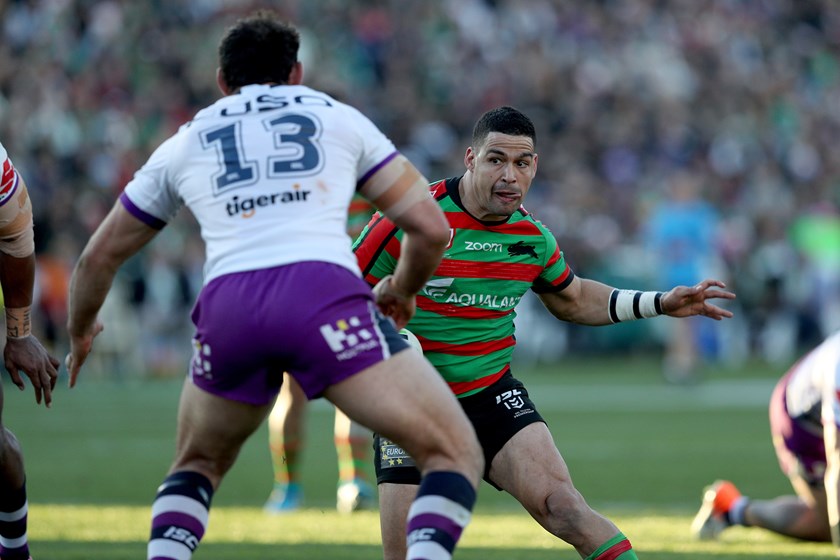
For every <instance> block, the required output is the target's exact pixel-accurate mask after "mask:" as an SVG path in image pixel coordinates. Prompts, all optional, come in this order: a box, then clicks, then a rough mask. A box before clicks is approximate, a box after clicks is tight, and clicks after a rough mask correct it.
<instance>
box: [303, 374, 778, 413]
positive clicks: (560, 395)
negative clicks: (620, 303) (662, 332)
mask: <svg viewBox="0 0 840 560" xmlns="http://www.w3.org/2000/svg"><path fill="white" fill-rule="evenodd" d="M616 379H617V380H618V379H620V375H618V374H617V375H616ZM519 380H520V381H522V382H523V383H525V387H526V388H527V389H528V393H529V394H530V396H531V399H532V400H533V401H534V402H535V403H536V405H537V409H538V410H540V411H543V412H564V411H571V412H575V411H588V410H592V411H597V410H611V411H618V412H620V411H626V412H636V411H645V410H646V411H658V412H682V411H686V410H692V411H702V410H720V409H766V408H767V405H768V403H769V402H770V395H771V393H772V392H773V387H775V386H776V382H777V380H776V379H733V380H715V381H702V380H701V381H700V382H699V383H698V384H697V385H687V386H676V385H666V384H665V382H664V381H663V382H662V384H661V385H651V384H649V383H645V384H638V383H628V382H621V381H619V382H618V383H615V384H611V385H604V384H601V383H600V382H599V384H597V385H595V384H593V385H577V384H576V385H564V384H563V379H562V375H558V378H557V382H556V383H545V382H540V383H529V382H528V376H527V375H524V376H522V377H520V378H519ZM312 404H313V405H314V406H313V408H314V409H316V410H318V411H323V412H326V411H332V408H333V407H332V405H330V404H329V403H328V402H327V401H326V400H325V399H318V400H316V401H314V402H313V403H312Z"/></svg>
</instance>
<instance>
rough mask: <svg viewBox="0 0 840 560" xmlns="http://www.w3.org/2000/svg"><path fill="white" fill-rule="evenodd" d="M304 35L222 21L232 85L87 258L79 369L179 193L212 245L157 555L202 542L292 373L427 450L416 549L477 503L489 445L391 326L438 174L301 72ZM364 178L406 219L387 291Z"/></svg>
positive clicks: (420, 551)
mask: <svg viewBox="0 0 840 560" xmlns="http://www.w3.org/2000/svg"><path fill="white" fill-rule="evenodd" d="M298 46H299V35H298V32H297V31H296V30H295V28H294V27H293V26H291V25H289V24H286V23H283V22H281V21H279V20H278V19H276V17H275V16H274V15H273V14H271V13H270V12H258V13H256V14H255V15H253V16H251V17H249V18H246V19H242V20H240V21H238V22H237V23H236V24H235V25H233V26H232V27H231V28H230V29H228V30H227V32H226V33H225V35H224V37H223V38H222V41H221V44H220V46H219V59H220V68H219V70H218V72H217V81H218V83H219V87H220V89H221V91H222V92H223V93H224V95H225V96H224V97H223V98H222V99H220V100H219V101H217V102H216V103H214V104H213V105H211V106H209V107H207V108H206V109H203V110H202V111H200V112H199V113H198V114H197V115H196V116H195V118H194V119H193V120H192V121H191V122H189V123H187V124H185V125H184V126H182V127H181V129H180V130H179V131H178V132H177V133H176V134H175V135H174V136H172V137H171V138H169V139H168V140H166V141H165V142H164V143H163V144H162V145H161V146H160V147H159V148H158V149H157V150H156V151H155V152H154V153H153V154H152V156H151V157H150V159H149V161H148V162H147V163H146V164H145V165H144V166H143V167H142V168H141V169H140V170H139V171H138V172H137V174H136V175H135V177H134V179H133V180H132V181H131V182H130V183H129V184H128V185H127V186H126V188H125V191H124V193H123V194H122V195H121V197H120V200H119V201H117V203H116V204H115V206H114V208H113V210H112V211H111V212H110V213H109V215H108V216H107V217H106V218H105V220H104V221H103V223H102V224H101V225H100V226H99V228H98V229H97V231H96V232H95V233H94V234H93V236H92V237H91V239H90V241H89V242H88V244H87V246H86V247H85V249H84V250H83V252H82V255H81V257H80V259H79V262H78V263H77V265H76V268H75V270H74V273H73V277H72V280H71V286H70V301H69V318H68V330H69V334H70V337H71V351H70V353H69V354H68V356H67V366H68V370H69V372H70V384H71V386H73V385H74V384H75V383H76V380H77V377H78V375H79V369H80V367H81V366H82V364H83V363H84V361H85V358H86V357H87V355H88V353H89V352H90V351H91V346H92V344H93V340H94V337H95V336H96V335H97V333H99V332H100V331H101V330H102V328H103V327H102V325H101V323H100V322H99V321H98V320H97V313H98V311H99V309H100V307H101V305H102V303H103V301H104V299H105V296H106V294H107V293H108V291H109V289H110V286H111V283H112V282H113V279H114V275H115V273H116V271H117V269H118V268H119V266H120V265H121V264H122V263H123V262H124V261H125V260H126V259H127V258H128V257H130V256H131V255H133V254H135V253H136V252H137V251H138V250H140V249H141V248H142V247H143V246H144V245H145V244H146V243H147V242H149V241H150V240H151V239H152V238H153V237H154V236H155V234H156V233H157V232H158V231H159V230H160V229H161V228H162V227H163V226H164V225H166V223H167V221H168V220H169V219H170V218H171V217H172V216H173V215H174V213H175V212H176V211H177V210H178V208H179V207H180V206H182V205H184V206H187V207H188V208H189V210H190V211H191V212H192V213H193V214H194V216H195V217H196V219H197V221H198V223H199V225H200V228H201V233H202V237H203V238H204V241H205V243H206V252H207V255H206V256H207V259H206V265H205V279H204V286H203V287H202V290H201V293H200V294H199V296H198V301H197V302H196V304H195V308H194V310H193V314H192V318H193V322H194V323H195V326H196V334H195V338H194V356H193V360H192V363H191V366H190V374H189V376H188V379H187V380H186V382H185V384H184V388H183V392H182V395H181V403H180V406H179V413H178V432H177V450H176V456H175V461H174V464H173V465H172V467H171V470H170V472H169V474H168V476H167V477H166V479H165V480H164V482H163V484H161V486H160V487H159V488H158V494H157V497H156V499H155V501H154V504H153V506H152V530H151V536H150V541H149V546H148V558H149V559H158V560H160V559H176V560H187V559H189V558H191V556H192V553H193V551H194V550H195V548H196V547H197V545H198V543H199V541H200V539H201V537H202V536H203V534H204V532H205V528H206V526H207V520H208V515H209V507H210V500H211V496H212V494H213V492H214V491H215V490H216V489H217V488H218V486H219V484H220V482H221V480H222V478H223V476H224V475H225V473H226V472H227V471H228V469H229V468H230V467H231V465H232V464H233V462H234V460H235V458H236V455H237V453H238V452H239V449H240V447H241V446H242V444H243V443H244V441H245V440H246V439H247V438H248V437H249V436H250V435H251V434H252V433H253V432H254V431H255V430H256V429H257V427H258V426H259V425H260V423H261V422H262V421H263V420H264V419H265V417H266V416H267V414H268V412H269V411H270V409H271V406H272V403H273V401H274V399H275V397H276V395H277V392H278V390H279V388H280V384H281V380H282V375H283V372H284V371H286V372H289V373H290V374H291V375H292V376H293V377H294V378H295V379H296V380H297V382H298V383H299V384H300V386H301V388H302V389H303V390H304V392H305V393H306V395H307V396H308V397H309V398H310V399H311V398H316V397H319V396H324V397H326V398H327V399H328V400H330V401H331V402H333V403H334V404H335V405H336V406H338V407H339V408H341V409H342V410H343V411H344V412H345V413H347V415H348V416H349V417H350V418H351V419H353V420H355V421H357V422H359V423H360V424H362V425H364V426H367V427H368V428H371V429H373V430H375V431H377V432H382V433H383V434H387V437H388V438H392V439H394V440H395V441H398V442H400V445H403V446H404V447H405V448H406V449H407V450H408V451H409V452H410V453H411V454H412V456H413V457H415V458H416V459H417V461H418V463H420V465H421V470H422V472H423V474H424V479H423V483H422V485H421V489H420V492H419V496H418V499H417V500H416V501H415V502H414V508H413V509H412V515H411V517H410V519H409V520H408V523H407V528H408V531H409V535H408V539H409V541H410V542H411V544H410V546H409V547H408V557H409V558H427V559H432V560H434V559H448V558H450V557H451V554H452V551H453V549H454V547H455V545H456V543H457V541H458V539H459V537H460V535H461V532H462V530H463V528H464V526H465V525H466V524H467V523H468V521H469V519H470V515H471V510H472V506H473V503H474V501H475V488H476V486H477V484H478V480H479V478H480V473H481V472H482V468H483V461H482V457H481V450H480V448H479V446H478V442H477V440H476V437H475V432H474V431H473V429H472V427H471V425H470V424H469V422H468V421H467V419H466V417H465V415H464V414H463V412H462V411H461V408H460V407H459V406H458V403H457V402H456V400H455V398H454V397H453V395H452V393H451V391H449V390H448V388H447V386H446V384H445V383H444V382H443V381H442V380H441V378H440V375H438V374H437V372H436V371H435V370H434V369H433V368H432V367H431V365H430V364H429V363H428V362H427V361H426V360H425V359H424V358H423V357H422V355H421V354H420V353H418V352H416V351H414V350H408V345H407V344H406V343H405V341H404V340H403V339H402V338H401V337H400V336H399V335H398V334H397V330H396V328H395V326H396V327H397V328H401V327H403V326H404V325H405V324H406V323H407V322H408V320H409V319H410V318H411V316H412V315H413V313H414V309H415V295H416V293H417V291H418V290H419V289H420V288H421V287H422V286H423V285H424V283H425V282H426V280H427V279H428V278H429V276H430V275H431V273H432V271H433V270H434V269H435V267H436V266H437V264H438V263H439V261H440V259H441V256H442V254H443V250H444V247H445V245H446V243H447V241H448V240H449V228H448V225H447V223H446V219H445V218H444V216H443V213H442V212H441V210H440V209H439V208H438V206H437V204H436V203H435V202H434V201H433V200H432V199H431V198H429V196H428V191H427V189H426V183H427V181H426V179H425V178H424V177H423V176H422V175H421V174H420V173H419V172H418V171H417V169H416V168H415V167H414V166H412V165H411V164H410V163H409V162H408V161H407V160H406V159H405V158H404V157H403V156H401V155H400V154H399V153H398V152H397V151H396V150H395V149H394V146H393V144H392V143H391V142H390V141H389V140H388V139H387V138H386V137H385V136H384V135H383V134H382V132H380V131H379V130H378V129H377V128H376V127H375V126H374V125H373V124H372V123H371V122H370V121H369V120H368V119H367V118H366V117H364V116H363V115H362V114H361V113H359V112H358V111H356V110H355V109H353V108H351V107H349V106H347V105H344V104H342V103H339V102H337V101H336V100H334V99H332V98H331V97H329V96H328V95H326V94H324V93H322V92H319V91H316V90H313V89H310V88H308V87H305V86H303V85H301V81H302V67H301V65H300V63H299V62H298V60H297V51H298ZM357 190H358V191H359V192H360V193H361V194H362V195H364V196H365V197H366V198H368V199H369V200H371V201H372V202H373V203H374V204H375V205H376V206H377V207H378V208H380V209H381V210H382V211H383V212H384V213H385V214H386V215H388V216H389V217H390V218H391V219H393V220H395V221H396V222H397V223H399V224H400V227H402V228H404V229H405V230H406V231H407V232H408V233H409V235H408V236H407V237H408V238H409V241H408V243H407V244H406V245H405V246H404V249H403V256H402V258H401V259H400V265H399V266H398V267H397V269H396V270H395V271H394V274H393V276H391V277H390V278H389V279H386V280H385V281H384V282H383V283H382V284H381V285H380V286H378V287H377V290H376V295H375V296H374V294H372V293H371V290H370V288H369V287H368V286H367V284H366V283H365V282H364V280H362V278H361V273H360V271H359V269H358V266H357V264H356V259H355V257H354V255H353V253H352V252H351V250H350V238H349V236H348V235H347V232H346V222H347V211H348V206H349V204H350V200H351V198H352V196H353V194H354V193H355V192H356V191H357ZM377 307H379V309H381V310H382V312H384V313H385V314H387V315H388V316H389V317H390V319H389V318H388V317H385V316H384V315H383V314H382V313H380V310H379V309H377ZM418 425H422V426H423V429H422V430H418V429H417V426H418Z"/></svg>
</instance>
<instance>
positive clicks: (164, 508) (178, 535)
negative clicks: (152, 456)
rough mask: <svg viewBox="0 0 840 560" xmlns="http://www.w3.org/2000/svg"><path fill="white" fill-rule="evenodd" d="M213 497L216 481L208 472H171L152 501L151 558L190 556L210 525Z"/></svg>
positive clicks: (168, 559) (176, 559)
mask: <svg viewBox="0 0 840 560" xmlns="http://www.w3.org/2000/svg"><path fill="white" fill-rule="evenodd" d="M212 497H213V485H212V484H211V483H210V481H209V480H208V479H207V477H205V476H204V475H202V474H199V473H197V472H190V471H181V472H176V473H173V474H171V475H169V476H168V477H167V478H166V480H164V481H163V484H161V485H160V487H159V488H158V491H157V496H156V497H155V502H154V504H152V534H151V536H150V537H149V547H148V549H147V558H148V560H190V558H192V554H193V552H194V551H195V549H196V547H198V543H199V541H200V540H201V537H203V536H204V531H205V530H206V528H207V521H208V518H209V516H210V500H211V498H212Z"/></svg>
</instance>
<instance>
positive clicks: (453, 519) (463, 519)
mask: <svg viewBox="0 0 840 560" xmlns="http://www.w3.org/2000/svg"><path fill="white" fill-rule="evenodd" d="M475 497H476V496H475V489H474V488H473V487H472V484H470V482H469V481H468V480H467V479H466V478H465V477H464V476H463V475H461V474H458V473H455V472H445V471H434V472H431V473H429V474H427V475H426V476H424V477H423V480H422V481H421V482H420V489H419V490H418V491H417V498H415V500H414V502H413V503H412V504H411V509H409V510H408V556H407V558H408V560H450V559H451V558H452V552H453V551H454V550H455V545H456V544H457V543H458V539H460V538H461V533H462V532H463V531H464V527H466V526H467V524H468V523H469V522H470V518H471V516H472V508H473V505H475Z"/></svg>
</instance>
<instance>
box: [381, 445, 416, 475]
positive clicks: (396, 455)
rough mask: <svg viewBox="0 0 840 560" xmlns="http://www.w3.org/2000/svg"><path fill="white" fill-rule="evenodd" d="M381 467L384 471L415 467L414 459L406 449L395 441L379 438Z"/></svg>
mask: <svg viewBox="0 0 840 560" xmlns="http://www.w3.org/2000/svg"><path fill="white" fill-rule="evenodd" d="M379 466H380V467H381V468H383V469H388V468H391V467H414V466H416V465H415V463H414V459H412V458H411V456H410V455H409V454H408V453H406V452H405V449H403V448H402V447H400V446H398V445H397V444H395V443H394V442H393V441H391V440H388V439H385V438H379Z"/></svg>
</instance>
